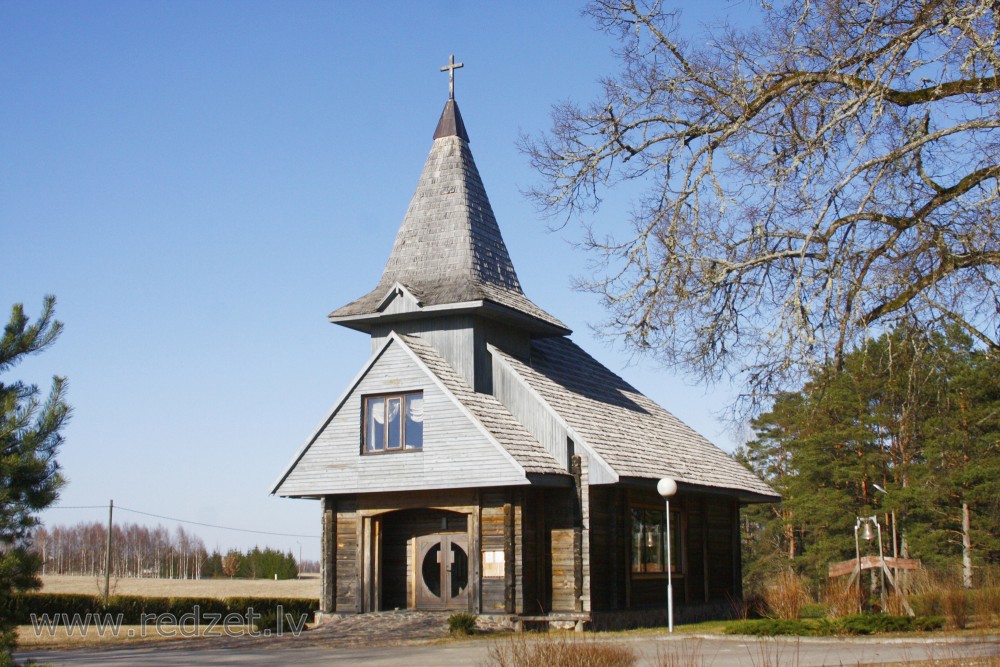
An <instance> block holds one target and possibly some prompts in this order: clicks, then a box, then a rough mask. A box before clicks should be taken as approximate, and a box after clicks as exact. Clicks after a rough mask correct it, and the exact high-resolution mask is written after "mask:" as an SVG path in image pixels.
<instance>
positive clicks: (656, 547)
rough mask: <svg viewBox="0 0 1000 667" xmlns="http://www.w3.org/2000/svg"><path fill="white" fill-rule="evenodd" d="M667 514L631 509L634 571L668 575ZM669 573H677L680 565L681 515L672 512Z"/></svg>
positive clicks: (643, 509)
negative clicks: (665, 538)
mask: <svg viewBox="0 0 1000 667" xmlns="http://www.w3.org/2000/svg"><path fill="white" fill-rule="evenodd" d="M666 523H667V522H666V512H664V511H663V510H662V509H646V508H642V507H633V508H632V571H633V572H664V573H665V572H666V571H667V544H666V541H665V540H664V536H665V535H666V534H667V526H666ZM670 532H671V533H672V534H671V536H670V566H671V567H670V571H671V572H678V571H679V570H680V568H679V567H678V565H679V564H680V563H681V562H682V561H681V552H680V544H681V540H680V536H681V517H680V512H676V511H671V512H670Z"/></svg>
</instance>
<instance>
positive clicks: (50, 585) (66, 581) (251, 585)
mask: <svg viewBox="0 0 1000 667" xmlns="http://www.w3.org/2000/svg"><path fill="white" fill-rule="evenodd" d="M319 589H320V581H319V577H318V576H317V575H311V576H309V575H305V576H304V577H303V578H302V579H285V580H282V581H273V580H271V579H131V578H128V579H112V580H111V593H112V595H141V596H143V597H206V598H227V597H255V598H317V599H318V598H319ZM42 592H43V593H83V594H86V595H100V594H103V593H104V578H103V577H84V576H75V575H64V574H62V575H60V574H47V575H45V576H43V577H42Z"/></svg>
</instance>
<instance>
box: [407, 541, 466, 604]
mask: <svg viewBox="0 0 1000 667" xmlns="http://www.w3.org/2000/svg"><path fill="white" fill-rule="evenodd" d="M416 556H417V558H416V567H415V568H414V576H415V578H416V590H417V601H416V602H417V608H418V609H465V608H466V607H468V604H469V602H468V600H469V538H468V536H467V535H460V534H451V535H425V536H421V537H418V538H417V544H416Z"/></svg>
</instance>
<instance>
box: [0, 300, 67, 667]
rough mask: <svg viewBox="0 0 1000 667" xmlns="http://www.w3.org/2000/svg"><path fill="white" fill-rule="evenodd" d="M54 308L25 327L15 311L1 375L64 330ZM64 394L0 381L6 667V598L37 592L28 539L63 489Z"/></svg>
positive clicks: (1, 607)
mask: <svg viewBox="0 0 1000 667" xmlns="http://www.w3.org/2000/svg"><path fill="white" fill-rule="evenodd" d="M54 307H55V297H52V296H47V297H45V302H44V305H43V308H42V314H41V315H40V316H39V318H38V320H37V321H36V322H35V323H34V324H31V323H30V322H29V320H28V318H27V317H26V316H25V314H24V308H23V306H22V305H21V304H15V305H14V307H13V308H12V309H11V316H10V321H9V322H8V323H7V326H6V327H5V328H4V332H3V338H2V339H0V374H4V373H6V372H7V371H9V370H10V369H12V368H13V367H14V366H16V365H17V364H19V363H20V362H21V361H23V360H24V359H25V358H26V357H28V356H30V355H33V354H37V353H39V352H41V351H42V350H44V349H45V348H47V347H49V346H50V345H52V344H53V343H54V342H55V340H56V338H57V337H58V336H59V333H60V332H61V331H62V323H60V322H58V321H56V320H55V319H53V315H54ZM65 393H66V380H65V378H61V377H54V378H53V379H52V388H51V389H50V391H49V395H48V397H46V398H45V399H44V400H42V399H41V398H40V392H39V389H38V387H37V386H36V385H33V384H25V383H23V382H20V381H17V380H15V381H14V382H12V383H10V384H8V383H6V382H3V381H2V380H0V664H9V663H10V662H11V651H12V650H13V648H14V646H15V642H16V637H15V635H14V632H13V630H14V624H13V622H12V620H11V618H10V616H9V614H8V613H7V610H8V609H10V604H9V601H10V598H11V596H12V595H13V594H14V593H15V592H16V591H20V590H27V589H31V588H38V587H39V586H40V585H41V582H40V581H39V580H38V577H37V573H38V570H39V568H40V567H41V559H40V558H39V557H38V555H37V554H35V553H33V552H30V551H29V550H28V548H27V547H28V545H27V540H28V538H29V536H30V532H31V529H32V528H33V527H35V526H36V525H37V524H38V517H37V513H38V511H39V510H42V509H44V508H46V507H48V506H49V505H51V504H52V503H53V502H55V500H56V498H57V497H58V490H59V487H60V486H62V484H63V480H62V477H60V475H59V465H58V464H57V463H56V459H55V457H56V453H57V452H58V450H59V445H60V444H61V443H62V441H63V436H62V429H63V427H64V426H65V425H66V422H67V420H68V419H69V416H70V407H69V405H68V404H67V403H66V401H65V400H64V397H65Z"/></svg>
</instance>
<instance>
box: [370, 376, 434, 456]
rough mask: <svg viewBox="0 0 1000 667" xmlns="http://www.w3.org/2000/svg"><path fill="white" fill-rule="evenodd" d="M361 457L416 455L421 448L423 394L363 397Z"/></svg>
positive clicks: (422, 437)
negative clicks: (391, 454)
mask: <svg viewBox="0 0 1000 667" xmlns="http://www.w3.org/2000/svg"><path fill="white" fill-rule="evenodd" d="M362 401H363V406H364V433H363V434H362V443H363V444H362V448H361V452H362V453H363V454H385V453H389V452H402V451H419V450H421V449H423V447H424V395H423V392H419V391H416V392H408V393H405V394H387V395H383V396H365V397H364V398H363V399H362Z"/></svg>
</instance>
